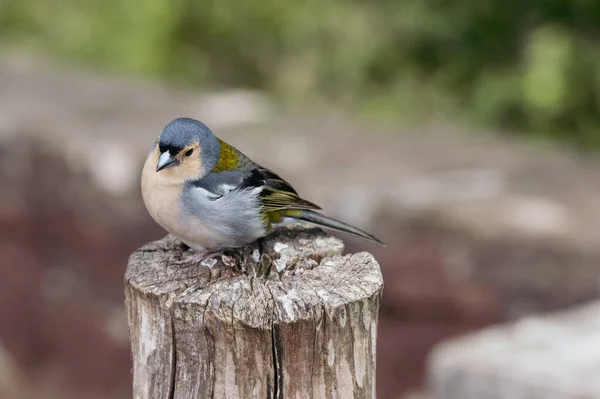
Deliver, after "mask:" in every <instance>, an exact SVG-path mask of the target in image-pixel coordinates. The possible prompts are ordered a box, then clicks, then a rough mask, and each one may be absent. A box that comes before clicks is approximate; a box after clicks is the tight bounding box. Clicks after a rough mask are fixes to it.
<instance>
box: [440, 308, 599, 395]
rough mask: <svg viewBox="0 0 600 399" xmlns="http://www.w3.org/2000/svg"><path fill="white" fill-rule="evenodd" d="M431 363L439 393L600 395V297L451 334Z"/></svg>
mask: <svg viewBox="0 0 600 399" xmlns="http://www.w3.org/2000/svg"><path fill="white" fill-rule="evenodd" d="M428 369H429V370H428V374H429V382H430V388H431V391H432V393H433V397H434V398H435V399H480V398H486V399H575V398H581V399H583V398H585V399H600V301H594V302H591V303H589V304H586V305H582V306H578V307H576V308H573V309H569V310H566V311H562V312H558V313H552V314H547V315H544V316H529V317H524V318H523V319H521V320H518V321H516V322H514V323H510V324H507V325H501V326H494V327H490V328H487V329H485V330H483V331H480V332H476V333H473V334H469V335H466V336H463V337H460V338H457V339H453V340H449V341H447V342H445V343H442V344H440V345H438V346H437V347H436V348H435V349H434V350H433V351H432V354H431V358H430V361H429V367H428Z"/></svg>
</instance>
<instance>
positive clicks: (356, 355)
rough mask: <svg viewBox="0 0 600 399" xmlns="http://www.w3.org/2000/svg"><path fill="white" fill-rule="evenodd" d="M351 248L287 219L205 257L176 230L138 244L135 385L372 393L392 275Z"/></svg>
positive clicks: (202, 394)
mask: <svg viewBox="0 0 600 399" xmlns="http://www.w3.org/2000/svg"><path fill="white" fill-rule="evenodd" d="M259 244H260V245H259ZM343 248H344V247H343V243H342V241H341V240H339V239H337V238H334V237H332V236H329V235H327V234H326V233H324V232H323V231H322V230H320V229H298V228H289V227H285V228H282V229H279V230H276V231H275V232H274V233H272V234H271V235H270V236H268V237H266V238H265V239H263V240H262V242H260V243H257V244H254V245H253V246H251V247H247V248H243V249H240V250H235V252H231V253H227V254H225V253H224V254H219V255H218V256H217V257H216V258H211V259H204V260H202V259H200V260H199V259H196V258H197V257H196V258H194V257H193V252H190V251H188V250H187V249H186V248H184V246H183V245H182V244H181V243H180V242H179V241H177V240H176V239H174V238H173V237H171V236H167V237H165V238H164V239H162V240H159V241H155V242H152V243H150V244H147V245H145V246H144V247H142V248H140V249H139V250H138V251H136V252H135V253H133V254H132V256H131V258H130V260H129V264H128V267H127V272H126V276H125V285H126V288H125V296H126V299H125V302H126V307H127V313H128V320H129V329H130V337H131V346H132V355H133V390H134V397H135V398H136V399H141V398H144V399H145V398H152V399H158V398H190V399H191V398H227V399H235V398H243V399H245V398H343V399H348V398H375V396H376V395H375V348H376V339H377V319H378V312H379V303H380V297H381V293H382V289H383V280H382V276H381V271H380V269H379V265H378V263H377V262H376V261H375V259H374V258H373V256H372V255H370V254H369V253H366V252H362V253H358V254H354V255H342V251H343Z"/></svg>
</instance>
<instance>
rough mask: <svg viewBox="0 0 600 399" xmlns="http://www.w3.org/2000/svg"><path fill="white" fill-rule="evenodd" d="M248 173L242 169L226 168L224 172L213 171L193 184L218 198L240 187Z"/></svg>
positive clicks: (209, 195)
mask: <svg viewBox="0 0 600 399" xmlns="http://www.w3.org/2000/svg"><path fill="white" fill-rule="evenodd" d="M246 175H247V173H244V172H242V171H233V170H225V171H222V172H213V173H211V174H209V175H208V176H205V177H203V178H202V179H200V180H196V181H194V182H193V183H192V184H193V186H194V187H196V188H200V189H203V190H205V191H206V192H207V195H208V197H209V198H212V199H217V198H220V197H222V196H224V195H226V194H228V193H229V192H230V191H231V190H235V189H237V188H240V186H241V185H242V182H243V181H244V178H245V177H246Z"/></svg>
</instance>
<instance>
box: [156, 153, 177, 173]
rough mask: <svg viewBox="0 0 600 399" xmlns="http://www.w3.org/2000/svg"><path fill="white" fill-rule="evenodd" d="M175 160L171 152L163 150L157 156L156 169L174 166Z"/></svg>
mask: <svg viewBox="0 0 600 399" xmlns="http://www.w3.org/2000/svg"><path fill="white" fill-rule="evenodd" d="M176 162H177V159H175V158H174V157H172V156H171V154H169V151H165V152H163V153H162V154H160V157H158V165H156V171H157V172H159V171H161V170H163V169H166V168H169V167H171V166H175V163H176Z"/></svg>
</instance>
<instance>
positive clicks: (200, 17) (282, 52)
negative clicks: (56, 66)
mask: <svg viewBox="0 0 600 399" xmlns="http://www.w3.org/2000/svg"><path fill="white" fill-rule="evenodd" d="M599 30H600V1H598V0H530V1H518V0H461V1H451V0H404V1H397V0H376V1H370V2H360V1H351V0H329V1H320V0H302V1H284V0H255V1H245V0H204V1H202V2H198V1H192V0H148V1H145V2H140V1H133V0H70V1H69V0H48V1H45V2H44V1H42V0H37V1H36V0H0V35H1V37H2V39H3V40H4V41H5V42H9V43H15V42H16V43H19V44H21V45H22V44H25V45H28V46H31V47H33V48H35V49H38V50H40V49H42V50H47V51H50V52H52V53H58V54H60V55H61V56H64V57H69V58H73V59H81V60H86V61H90V62H94V63H98V64H100V65H103V66H107V67H111V68H118V69H122V70H130V71H133V72H135V73H141V74H148V75H159V76H169V77H181V78H183V79H185V81H187V82H193V83H202V84H207V83H208V84H223V85H238V86H240V85H241V86H245V87H253V88H266V89H269V90H272V91H274V92H277V93H280V94H285V95H286V96H289V97H290V98H306V96H314V95H318V96H322V97H323V98H330V99H333V100H335V101H342V102H344V103H347V104H355V105H358V106H360V107H362V108H363V109H368V110H376V111H377V112H388V113H393V114H396V113H397V114H402V113H411V112H414V111H415V108H423V107H425V108H426V109H428V111H436V110H438V109H447V110H452V109H466V110H468V111H469V112H470V114H471V115H472V116H473V117H475V118H476V120H478V121H480V122H482V123H485V124H488V125H492V126H497V127H500V128H507V129H510V130H515V129H516V130H518V131H524V132H529V133H532V134H537V135H540V136H543V137H560V138H566V139H569V140H572V141H573V142H575V143H578V144H580V145H582V146H600V134H599V133H597V132H598V130H599V129H600V113H599V109H600V107H599V104H600V42H598V40H597V39H598V33H599Z"/></svg>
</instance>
